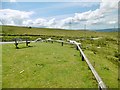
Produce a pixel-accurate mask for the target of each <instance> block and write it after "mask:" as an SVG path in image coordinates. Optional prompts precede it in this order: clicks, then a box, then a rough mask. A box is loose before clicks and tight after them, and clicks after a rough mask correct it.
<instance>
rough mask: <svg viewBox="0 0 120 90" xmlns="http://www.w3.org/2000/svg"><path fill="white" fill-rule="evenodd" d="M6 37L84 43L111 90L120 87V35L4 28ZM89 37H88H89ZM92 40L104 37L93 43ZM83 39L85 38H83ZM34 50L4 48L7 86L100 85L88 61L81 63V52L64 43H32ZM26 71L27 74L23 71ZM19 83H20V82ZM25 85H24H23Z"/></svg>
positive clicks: (22, 46) (10, 46) (84, 48)
mask: <svg viewBox="0 0 120 90" xmlns="http://www.w3.org/2000/svg"><path fill="white" fill-rule="evenodd" d="M2 29H3V31H2V33H3V34H5V35H8V34H9V35H25V34H28V35H43V36H37V37H34V36H33V37H32V36H3V37H1V38H3V39H4V40H6V41H7V40H12V39H13V38H16V37H17V38H26V37H27V38H29V39H30V40H35V39H36V38H39V37H41V38H43V39H46V38H49V37H52V38H53V39H61V38H62V40H66V39H67V38H69V39H73V40H77V42H80V43H82V50H83V51H84V52H85V54H86V56H87V58H88V59H89V60H90V62H91V63H92V65H93V66H94V67H95V69H96V71H97V72H98V74H99V75H100V77H101V78H102V79H103V81H104V83H105V84H106V86H107V87H109V88H118V81H119V80H118V61H119V56H120V53H119V52H118V33H117V32H93V31H84V30H83V31H80V30H78V31H73V30H60V29H59V30H55V29H43V28H31V29H30V28H25V27H12V26H3V28H2ZM86 37H87V38H86ZM91 37H98V38H99V37H101V38H100V39H98V40H90V38H91ZM81 38H83V39H81ZM31 45H32V46H33V47H29V48H25V45H23V44H21V45H20V47H21V49H18V50H17V49H15V46H14V45H13V44H8V45H3V47H2V58H3V59H2V64H3V73H2V75H3V87H56V88H57V87H80V88H88V87H90V88H94V87H95V88H96V87H97V82H96V80H95V78H94V76H93V75H92V73H91V71H90V70H88V66H87V64H86V62H83V61H81V57H80V54H79V51H76V50H75V48H73V46H70V45H65V46H63V47H62V46H61V44H60V43H53V44H52V43H32V44H31ZM22 70H24V72H23V73H21V74H20V72H21V71H22ZM17 82H18V83H17ZM23 82H24V83H23Z"/></svg>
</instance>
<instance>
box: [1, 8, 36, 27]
mask: <svg viewBox="0 0 120 90" xmlns="http://www.w3.org/2000/svg"><path fill="white" fill-rule="evenodd" d="M32 14H34V12H26V11H19V10H11V9H2V10H0V19H1V21H2V23H3V24H7V25H11V24H15V25H22V24H23V22H24V21H25V20H27V19H29V18H30V16H31V15H32Z"/></svg>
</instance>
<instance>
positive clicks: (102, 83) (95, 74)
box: [75, 42, 107, 90]
mask: <svg viewBox="0 0 120 90" xmlns="http://www.w3.org/2000/svg"><path fill="white" fill-rule="evenodd" d="M75 44H76V46H77V47H78V49H79V51H80V53H81V55H82V58H83V59H84V60H85V61H86V62H87V64H88V66H89V68H90V69H91V71H92V73H93V75H94V76H95V78H96V80H97V82H98V88H99V89H100V90H107V87H106V85H105V84H104V82H103V81H102V79H101V78H100V76H99V75H98V73H97V72H96V70H95V69H94V67H93V66H92V64H91V63H90V61H89V60H88V58H87V57H86V56H85V54H84V52H83V51H82V49H81V47H80V45H79V44H78V43H77V42H76V43H75Z"/></svg>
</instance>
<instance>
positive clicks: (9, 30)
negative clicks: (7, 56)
mask: <svg viewBox="0 0 120 90" xmlns="http://www.w3.org/2000/svg"><path fill="white" fill-rule="evenodd" d="M2 33H3V34H12V35H25V34H28V35H46V36H47V35H48V36H50V35H51V36H63V37H91V36H92V37H99V36H106V37H107V36H111V35H112V36H113V35H117V32H95V31H88V30H64V29H49V28H27V27H16V26H2ZM71 33H72V34H71Z"/></svg>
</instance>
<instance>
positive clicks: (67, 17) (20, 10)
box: [0, 0, 119, 29]
mask: <svg viewBox="0 0 120 90" xmlns="http://www.w3.org/2000/svg"><path fill="white" fill-rule="evenodd" d="M118 1H119V0H114V1H112V2H111V1H110V0H101V1H100V0H99V1H97V2H90V0H87V2H77V1H76V2H68V1H67V2H28V1H27V2H20V1H18V0H6V1H4V2H3V1H2V3H1V4H2V9H0V24H4V25H14V26H32V27H45V28H61V29H84V28H85V26H86V28H87V29H105V28H114V27H118V25H117V23H118Z"/></svg>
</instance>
